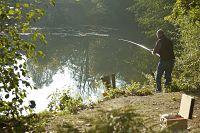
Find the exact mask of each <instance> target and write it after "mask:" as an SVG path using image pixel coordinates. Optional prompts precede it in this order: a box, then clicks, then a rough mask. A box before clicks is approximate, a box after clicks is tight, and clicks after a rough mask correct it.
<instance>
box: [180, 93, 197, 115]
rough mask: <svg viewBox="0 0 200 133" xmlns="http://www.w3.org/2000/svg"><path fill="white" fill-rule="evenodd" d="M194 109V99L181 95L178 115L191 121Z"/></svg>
mask: <svg viewBox="0 0 200 133" xmlns="http://www.w3.org/2000/svg"><path fill="white" fill-rule="evenodd" d="M193 108H194V97H191V96H189V95H186V94H183V95H182V99H181V104H180V110H179V115H180V116H182V117H183V118H185V119H192V114H193Z"/></svg>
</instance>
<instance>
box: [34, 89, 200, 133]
mask: <svg viewBox="0 0 200 133" xmlns="http://www.w3.org/2000/svg"><path fill="white" fill-rule="evenodd" d="M181 95H182V93H180V92H175V93H163V94H161V93H156V94H153V95H148V96H127V97H124V96H121V97H119V98H115V99H111V100H107V101H103V102H100V103H99V104H97V105H95V106H94V107H93V108H91V109H87V110H83V111H80V112H79V113H78V114H74V115H70V114H65V113H52V114H46V116H45V115H44V114H43V115H41V116H42V117H40V118H42V119H41V121H39V124H41V123H42V124H43V125H42V127H43V129H41V130H43V131H46V132H92V131H97V130H98V131H99V132H106V131H109V130H108V127H110V126H106V124H110V125H113V126H117V123H120V121H117V120H116V119H118V118H120V119H121V120H125V121H124V122H126V121H129V122H130V123H131V122H133V121H134V119H129V117H131V115H130V114H131V113H130V110H132V113H133V112H134V113H135V114H134V116H135V117H136V116H137V117H140V118H142V120H141V119H138V121H142V123H143V124H144V127H147V128H148V129H149V128H151V129H152V130H151V131H155V132H158V131H159V130H160V127H159V118H160V114H165V113H177V112H178V111H179V106H180V100H181ZM190 95H193V96H195V100H196V101H195V106H194V113H193V119H192V120H189V123H188V127H189V130H190V132H191V133H197V132H200V123H199V121H200V110H199V109H200V99H199V98H200V93H196V94H190ZM113 112H114V113H113ZM116 112H118V113H116ZM108 115H109V116H108ZM125 115H127V116H128V117H127V118H126V117H125ZM122 118H124V119H122ZM116 121H117V123H116ZM122 123H123V121H122ZM36 124H37V123H36ZM126 126H127V125H126ZM101 127H102V128H104V130H102V129H100V128H101ZM126 128H127V127H126ZM36 130H38V129H36Z"/></svg>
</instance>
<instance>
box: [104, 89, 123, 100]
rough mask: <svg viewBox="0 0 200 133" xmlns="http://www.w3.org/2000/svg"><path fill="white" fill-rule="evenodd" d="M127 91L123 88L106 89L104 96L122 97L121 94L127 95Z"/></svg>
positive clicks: (111, 97) (110, 97)
mask: <svg viewBox="0 0 200 133" xmlns="http://www.w3.org/2000/svg"><path fill="white" fill-rule="evenodd" d="M125 94H126V92H125V90H123V89H118V88H116V89H112V88H111V89H109V90H106V91H105V92H104V93H103V96H104V98H105V99H114V98H117V97H120V96H123V95H125Z"/></svg>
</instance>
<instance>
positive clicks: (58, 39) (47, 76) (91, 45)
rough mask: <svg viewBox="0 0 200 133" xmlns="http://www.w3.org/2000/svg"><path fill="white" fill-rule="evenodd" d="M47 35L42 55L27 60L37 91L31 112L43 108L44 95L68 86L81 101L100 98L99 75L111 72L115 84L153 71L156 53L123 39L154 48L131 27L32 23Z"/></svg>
mask: <svg viewBox="0 0 200 133" xmlns="http://www.w3.org/2000/svg"><path fill="white" fill-rule="evenodd" d="M36 29H39V30H40V31H42V32H44V33H45V34H46V39H47V41H48V44H47V45H41V46H40V47H39V49H41V50H42V51H43V52H44V54H45V56H44V57H43V58H39V61H38V63H35V62H33V61H30V62H29V67H28V69H29V75H30V77H31V82H32V83H33V84H34V86H35V87H37V88H38V89H37V90H32V91H30V92H29V95H28V99H30V100H35V101H36V104H37V105H36V110H35V111H36V112H40V111H42V110H44V109H46V108H47V105H48V103H49V100H50V99H47V97H48V96H49V95H50V94H52V93H54V92H55V91H62V90H70V94H72V95H73V96H76V95H81V96H82V97H83V99H85V100H84V101H85V102H88V101H96V100H98V99H101V98H102V93H103V91H104V90H105V87H104V85H103V84H102V81H101V79H100V78H101V77H102V76H105V75H108V76H111V74H113V73H114V74H116V82H117V83H116V84H117V88H123V87H124V86H126V85H127V84H129V83H130V82H131V81H136V82H143V81H144V75H143V74H144V73H150V71H151V70H155V67H156V60H157V57H155V56H153V55H151V53H150V52H149V51H146V50H144V49H142V48H141V47H138V46H136V45H134V44H131V43H128V42H124V41H120V40H119V39H121V38H122V39H126V40H130V41H134V42H137V43H140V44H142V45H145V46H146V47H148V48H153V46H154V44H153V43H152V42H150V41H149V40H147V39H144V38H145V37H144V36H143V35H142V34H139V33H137V32H135V31H132V30H131V29H116V28H112V27H103V26H93V25H92V26H90V25H79V26H76V27H70V26H69V27H57V28H55V27H54V28H47V27H46V28H36Z"/></svg>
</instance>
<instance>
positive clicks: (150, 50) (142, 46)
mask: <svg viewBox="0 0 200 133" xmlns="http://www.w3.org/2000/svg"><path fill="white" fill-rule="evenodd" d="M118 40H119V41H124V42H128V43H131V44H135V45H137V46H139V47H141V48H143V49H145V50H147V51H149V52H151V53H152V52H153V50H152V49H149V48H147V47H145V46H144V45H141V44H138V43H135V42H132V41H129V40H125V39H121V38H120V39H118ZM156 55H157V56H159V57H160V55H159V54H156Z"/></svg>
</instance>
